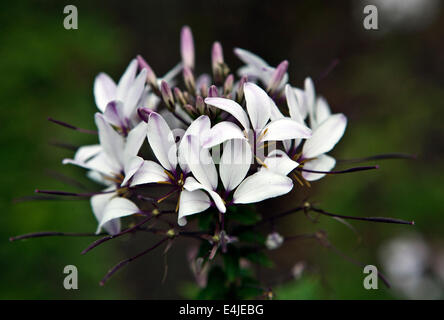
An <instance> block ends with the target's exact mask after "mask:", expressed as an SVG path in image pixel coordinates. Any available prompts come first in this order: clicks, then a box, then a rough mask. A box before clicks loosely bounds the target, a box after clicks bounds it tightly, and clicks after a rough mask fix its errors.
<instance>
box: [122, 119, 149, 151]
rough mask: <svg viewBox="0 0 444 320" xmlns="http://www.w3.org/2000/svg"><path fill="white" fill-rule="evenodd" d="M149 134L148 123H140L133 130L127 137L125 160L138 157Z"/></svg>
mask: <svg viewBox="0 0 444 320" xmlns="http://www.w3.org/2000/svg"><path fill="white" fill-rule="evenodd" d="M147 133H148V124H147V123H146V122H143V121H142V122H140V123H139V124H138V125H137V126H136V127H135V128H134V129H132V130H131V131H130V132H129V133H128V136H127V137H126V143H125V149H124V156H125V158H131V157H134V156H137V154H138V153H139V150H140V148H141V147H142V144H143V141H145V138H146V136H147Z"/></svg>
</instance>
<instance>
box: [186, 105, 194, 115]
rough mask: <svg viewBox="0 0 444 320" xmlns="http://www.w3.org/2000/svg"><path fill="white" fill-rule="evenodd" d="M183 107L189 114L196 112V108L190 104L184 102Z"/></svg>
mask: <svg viewBox="0 0 444 320" xmlns="http://www.w3.org/2000/svg"><path fill="white" fill-rule="evenodd" d="M183 107H184V108H185V110H186V111H188V113H190V114H195V113H196V108H194V107H193V106H192V105H191V104H186V105H184V106H183Z"/></svg>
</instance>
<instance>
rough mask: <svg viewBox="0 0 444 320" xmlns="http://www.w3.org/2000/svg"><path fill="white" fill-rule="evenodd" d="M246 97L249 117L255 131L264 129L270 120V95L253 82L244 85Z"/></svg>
mask: <svg viewBox="0 0 444 320" xmlns="http://www.w3.org/2000/svg"><path fill="white" fill-rule="evenodd" d="M244 95H245V101H246V104H247V111H248V115H249V117H250V120H251V125H252V126H253V129H255V130H260V129H262V128H263V127H264V126H265V125H266V124H267V122H268V120H270V113H271V111H270V108H271V107H270V100H271V98H270V97H269V96H268V94H267V93H266V92H265V91H264V90H262V89H261V88H260V87H259V86H257V85H256V84H254V83H252V82H246V83H245V84H244Z"/></svg>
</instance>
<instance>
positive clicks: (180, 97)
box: [174, 87, 187, 105]
mask: <svg viewBox="0 0 444 320" xmlns="http://www.w3.org/2000/svg"><path fill="white" fill-rule="evenodd" d="M174 96H175V97H176V100H177V101H178V102H179V103H180V104H181V105H186V104H187V102H186V101H185V97H184V96H183V92H182V90H180V89H179V88H178V87H174Z"/></svg>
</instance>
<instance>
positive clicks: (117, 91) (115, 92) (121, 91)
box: [94, 59, 147, 134]
mask: <svg viewBox="0 0 444 320" xmlns="http://www.w3.org/2000/svg"><path fill="white" fill-rule="evenodd" d="M137 65H138V64H137V60H136V59H133V60H131V62H130V64H129V65H128V67H127V69H126V70H125V72H124V73H123V75H122V77H121V78H120V80H119V82H118V84H116V83H115V82H114V81H113V79H111V77H110V76H108V75H107V74H106V73H100V74H99V75H97V77H96V78H95V80H94V98H95V100H96V105H97V108H98V109H99V110H100V111H101V112H102V113H103V115H104V117H105V119H106V121H108V122H109V123H110V124H112V125H113V126H116V127H118V128H120V129H121V130H122V131H123V132H124V133H125V134H126V133H127V132H128V131H129V130H130V129H131V128H132V127H133V126H134V125H136V124H137V123H139V122H140V121H139V119H138V117H137V112H136V111H137V107H138V105H139V103H140V101H141V98H142V95H143V93H144V89H145V82H146V76H147V70H146V69H143V70H142V71H141V72H140V73H139V74H138V75H137V76H136V74H137Z"/></svg>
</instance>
